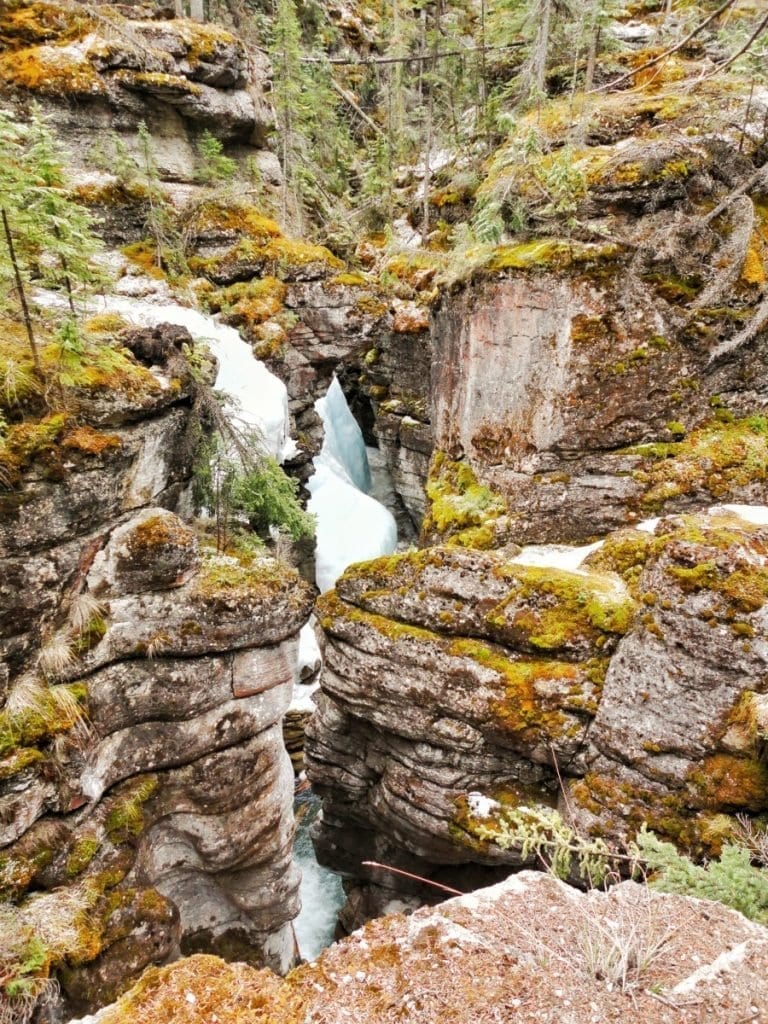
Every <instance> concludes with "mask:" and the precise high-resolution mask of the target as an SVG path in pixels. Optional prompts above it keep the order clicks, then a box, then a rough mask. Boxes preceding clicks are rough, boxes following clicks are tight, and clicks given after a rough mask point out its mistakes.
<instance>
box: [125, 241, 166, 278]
mask: <svg viewBox="0 0 768 1024" xmlns="http://www.w3.org/2000/svg"><path fill="white" fill-rule="evenodd" d="M120 251H121V252H122V254H123V256H126V257H127V258H128V259H129V260H130V261H131V263H135V264H136V266H137V267H140V268H141V270H142V271H143V272H144V273H145V274H146V275H147V276H148V277H154V278H156V279H157V280H159V281H164V280H165V276H166V275H165V271H164V270H163V268H162V267H161V266H159V265H158V251H157V245H156V244H155V243H154V242H150V241H141V242H131V243H130V245H124V246H123V247H122V249H121V250H120ZM160 262H162V257H160Z"/></svg>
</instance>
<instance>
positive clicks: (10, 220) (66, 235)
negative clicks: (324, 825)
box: [0, 108, 100, 375]
mask: <svg viewBox="0 0 768 1024" xmlns="http://www.w3.org/2000/svg"><path fill="white" fill-rule="evenodd" d="M0 180H1V181H2V191H1V192H0V197H1V199H2V211H1V213H2V225H3V236H4V242H5V247H4V250H2V253H1V254H0V279H2V278H3V277H4V278H5V279H6V280H7V281H8V283H9V284H10V286H11V287H10V288H9V291H11V290H12V291H15V292H16V295H17V298H18V302H19V306H20V309H21V314H22V318H23V320H24V325H25V328H26V331H27V337H28V340H29V345H30V349H31V352H32V360H33V363H34V366H35V370H36V372H37V373H38V375H41V373H42V371H41V366H40V358H39V353H38V349H37V343H36V339H35V332H34V327H33V324H32V315H31V312H30V303H29V287H30V285H31V284H32V283H33V282H34V283H39V284H41V285H44V286H47V287H53V288H64V289H65V291H66V294H67V301H68V304H69V307H70V312H71V319H70V321H69V322H65V323H64V324H63V325H62V328H61V331H62V338H66V339H68V340H69V341H70V342H72V341H73V340H74V339H75V338H76V336H77V330H76V324H75V317H76V307H75V296H76V294H78V293H84V292H85V293H87V291H88V290H89V289H90V288H91V287H92V286H93V285H94V284H96V283H97V282H98V281H99V280H100V277H99V275H98V273H97V271H96V270H95V269H94V266H93V263H92V258H93V256H94V255H95V254H96V252H97V251H98V250H99V248H100V242H99V240H98V239H97V238H96V236H95V235H94V233H93V230H92V217H91V215H90V213H89V212H88V210H86V209H85V207H83V206H81V205H80V204H79V203H77V202H76V201H75V200H74V199H73V198H72V197H71V195H70V194H69V191H68V189H67V187H66V181H65V175H64V158H63V154H62V152H61V150H60V148H59V146H58V144H57V142H56V139H55V137H54V135H53V133H52V132H51V130H50V128H49V127H48V125H47V124H46V122H45V119H44V118H43V116H42V114H41V113H40V111H39V109H38V108H35V109H34V110H33V112H32V117H31V121H30V123H29V124H28V125H21V124H18V123H17V122H16V121H15V120H14V119H13V118H12V117H11V116H10V115H8V114H7V113H4V112H0Z"/></svg>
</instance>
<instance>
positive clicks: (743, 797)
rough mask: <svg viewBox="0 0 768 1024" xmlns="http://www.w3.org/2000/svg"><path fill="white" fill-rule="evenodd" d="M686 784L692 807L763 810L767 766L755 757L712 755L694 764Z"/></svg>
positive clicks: (767, 803)
mask: <svg viewBox="0 0 768 1024" xmlns="http://www.w3.org/2000/svg"><path fill="white" fill-rule="evenodd" d="M687 783H688V788H689V790H690V792H691V800H692V802H693V805H694V806H696V807H702V808H704V809H707V810H731V809H732V810H739V809H744V810H749V811H764V810H765V808H766V806H768V765H765V764H763V763H762V762H761V761H759V760H758V759H757V758H750V757H739V756H736V755H734V754H713V755H712V756H710V757H706V758H704V759H703V760H702V761H701V762H699V763H698V764H696V765H694V767H693V768H692V769H691V770H690V772H689V773H688V778H687Z"/></svg>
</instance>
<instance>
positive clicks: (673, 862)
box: [637, 832, 768, 924]
mask: <svg viewBox="0 0 768 1024" xmlns="http://www.w3.org/2000/svg"><path fill="white" fill-rule="evenodd" d="M637 847H638V851H639V856H640V857H641V858H642V862H643V864H644V865H645V868H646V870H647V871H648V872H649V873H650V874H651V885H653V886H654V887H655V888H657V889H661V890H662V891H663V892H674V893H680V894H682V895H684V896H696V897H698V898H699V899H707V900H717V901H718V903H724V904H725V905H726V906H727V907H733V908H734V910H739V911H740V912H741V913H742V914H744V916H745V917H749V918H751V919H752V920H753V921H758V922H760V924H768V870H766V869H765V868H758V867H754V866H753V864H752V854H751V853H750V851H749V850H748V849H746V848H745V847H744V846H741V845H737V844H727V845H726V846H724V847H723V849H722V852H721V854H720V857H719V859H718V860H713V861H710V863H708V864H705V865H699V864H694V863H693V861H691V860H689V858H688V857H686V856H685V855H684V854H681V853H679V852H678V851H677V850H676V849H675V847H674V846H673V845H672V844H671V843H665V842H662V841H661V840H660V839H658V838H657V837H656V836H655V835H654V834H653V833H652V832H641V833H640V834H639V835H638V837H637Z"/></svg>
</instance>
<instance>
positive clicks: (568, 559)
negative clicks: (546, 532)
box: [510, 540, 603, 572]
mask: <svg viewBox="0 0 768 1024" xmlns="http://www.w3.org/2000/svg"><path fill="white" fill-rule="evenodd" d="M602 543H603V542H602V541H601V540H599V541H597V542H596V543H594V544H582V545H581V546H580V547H571V546H570V545H568V544H529V545H528V546H527V547H524V548H523V550H522V551H521V552H520V554H519V555H514V556H513V557H512V558H511V559H510V562H515V563H517V564H518V565H538V566H542V567H543V568H547V569H567V570H569V571H570V572H575V571H578V569H579V566H580V565H581V563H582V562H583V561H584V559H585V558H586V557H587V555H591V554H592V552H593V551H597V549H598V548H599V547H601V546H602Z"/></svg>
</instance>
